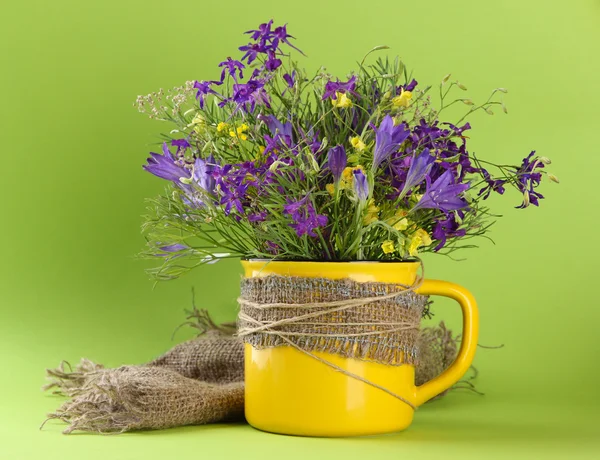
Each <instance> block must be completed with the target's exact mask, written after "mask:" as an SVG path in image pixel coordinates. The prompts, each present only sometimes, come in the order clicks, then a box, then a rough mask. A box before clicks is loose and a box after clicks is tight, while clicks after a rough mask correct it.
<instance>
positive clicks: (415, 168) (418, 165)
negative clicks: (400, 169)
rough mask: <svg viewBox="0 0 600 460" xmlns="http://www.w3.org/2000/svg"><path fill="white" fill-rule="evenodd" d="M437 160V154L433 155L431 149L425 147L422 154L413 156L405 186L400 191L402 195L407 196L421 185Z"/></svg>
mask: <svg viewBox="0 0 600 460" xmlns="http://www.w3.org/2000/svg"><path fill="white" fill-rule="evenodd" d="M434 161H435V156H433V155H431V153H430V151H429V149H427V148H426V149H423V151H422V152H421V154H420V155H419V156H417V157H413V158H412V162H411V164H410V168H409V169H408V173H407V174H406V180H405V182H404V187H402V191H401V192H400V196H402V197H403V196H405V195H406V194H407V193H408V192H409V191H410V190H411V189H412V188H414V187H416V186H417V185H419V184H420V183H421V182H423V181H424V180H425V177H426V176H427V173H429V170H430V169H431V165H432V164H433V163H434Z"/></svg>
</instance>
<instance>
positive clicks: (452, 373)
mask: <svg viewBox="0 0 600 460" xmlns="http://www.w3.org/2000/svg"><path fill="white" fill-rule="evenodd" d="M416 292H417V293H418V294H422V295H440V296H444V297H450V298H451V299H454V300H456V301H457V302H458V303H459V305H460V308H461V309H462V315H463V331H462V342H461V344H460V350H459V352H458V355H457V356H456V359H455V360H454V362H453V363H452V364H451V365H450V367H448V368H447V369H446V370H445V371H444V372H442V373H441V374H440V375H438V376H437V377H435V378H434V379H432V380H430V381H429V382H426V383H424V384H423V385H421V386H418V387H417V388H416V405H417V406H420V405H421V404H423V403H425V402H427V401H429V400H430V399H431V398H433V397H434V396H437V395H439V394H440V393H442V392H443V391H445V390H447V389H449V388H450V387H451V386H452V385H454V384H455V383H456V382H458V381H459V380H460V379H461V378H462V376H463V375H464V374H465V373H466V372H467V371H468V370H469V367H471V363H472V362H473V358H474V357H475V350H476V348H477V337H478V335H479V312H478V310H477V302H476V301H475V298H474V297H473V295H472V294H471V293H470V292H469V291H468V290H466V289H465V288H464V287H462V286H459V285H458V284H454V283H449V282H447V281H439V280H424V281H423V284H422V285H421V287H419V288H418V289H417V290H416Z"/></svg>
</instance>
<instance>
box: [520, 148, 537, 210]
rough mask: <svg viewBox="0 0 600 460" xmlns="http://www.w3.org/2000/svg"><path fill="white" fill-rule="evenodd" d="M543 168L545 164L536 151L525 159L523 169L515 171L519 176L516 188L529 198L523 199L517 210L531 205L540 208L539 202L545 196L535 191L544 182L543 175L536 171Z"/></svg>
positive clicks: (522, 164)
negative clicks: (538, 157) (536, 154)
mask: <svg viewBox="0 0 600 460" xmlns="http://www.w3.org/2000/svg"><path fill="white" fill-rule="evenodd" d="M543 167H544V163H542V162H541V161H539V160H538V159H537V157H535V150H534V151H532V152H531V153H530V154H529V155H527V156H526V157H525V158H524V159H523V162H522V163H521V167H520V168H519V169H517V170H516V171H515V174H516V176H517V182H516V186H517V188H518V189H519V191H520V192H521V193H523V195H524V196H526V197H527V198H524V199H523V203H521V205H520V206H516V208H517V209H523V208H526V207H527V206H529V204H532V205H534V206H539V204H540V203H539V200H541V199H543V198H544V195H542V194H541V193H539V192H536V191H535V188H536V187H537V186H538V185H540V182H541V181H542V173H541V172H539V171H536V170H537V169H538V168H539V169H542V168H543Z"/></svg>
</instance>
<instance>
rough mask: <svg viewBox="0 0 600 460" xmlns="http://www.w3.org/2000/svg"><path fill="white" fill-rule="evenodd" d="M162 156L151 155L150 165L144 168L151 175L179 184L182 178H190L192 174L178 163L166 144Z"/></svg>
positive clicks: (157, 154) (163, 146)
mask: <svg viewBox="0 0 600 460" xmlns="http://www.w3.org/2000/svg"><path fill="white" fill-rule="evenodd" d="M162 151H163V153H162V155H161V154H159V153H153V152H151V153H150V158H148V163H147V164H145V165H144V166H142V168H144V170H146V171H148V172H149V173H150V174H154V175H155V176H157V177H160V178H161V179H166V180H170V181H173V182H175V183H179V179H180V178H186V179H187V178H189V177H190V176H191V173H190V171H189V170H187V169H186V168H184V167H183V166H181V165H179V164H178V163H176V160H175V157H174V156H173V154H172V153H171V151H170V150H169V146H168V145H167V143H166V142H164V143H163V145H162Z"/></svg>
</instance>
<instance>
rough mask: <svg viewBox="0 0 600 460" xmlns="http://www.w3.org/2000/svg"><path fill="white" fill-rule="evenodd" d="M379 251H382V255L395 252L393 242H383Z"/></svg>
mask: <svg viewBox="0 0 600 460" xmlns="http://www.w3.org/2000/svg"><path fill="white" fill-rule="evenodd" d="M381 249H383V253H384V254H391V253H392V252H394V251H395V250H396V247H395V246H394V242H393V241H392V240H385V241H384V242H383V244H382V245H381Z"/></svg>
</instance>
